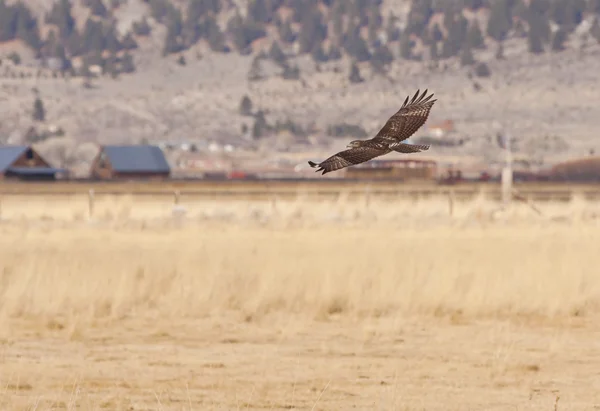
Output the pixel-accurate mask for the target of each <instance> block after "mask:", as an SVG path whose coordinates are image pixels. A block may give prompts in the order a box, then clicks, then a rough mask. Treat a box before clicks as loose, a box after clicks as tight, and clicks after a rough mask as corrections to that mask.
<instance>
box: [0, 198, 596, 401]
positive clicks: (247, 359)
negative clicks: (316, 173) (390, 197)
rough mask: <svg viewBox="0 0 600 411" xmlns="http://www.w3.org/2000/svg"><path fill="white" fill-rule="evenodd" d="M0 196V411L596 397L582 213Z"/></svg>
mask: <svg viewBox="0 0 600 411" xmlns="http://www.w3.org/2000/svg"><path fill="white" fill-rule="evenodd" d="M539 208H540V210H541V211H542V215H538V214H536V213H534V212H532V210H531V209H529V208H528V207H527V206H526V205H523V204H521V205H515V206H514V207H513V208H511V209H509V210H505V211H497V209H498V205H497V204H493V203H490V202H487V201H485V200H484V199H477V200H475V201H472V202H468V203H457V204H456V205H455V207H454V212H453V215H452V216H450V215H449V213H448V204H447V200H446V199H445V198H430V199H425V200H419V201H417V202H415V201H410V200H395V201H383V200H377V201H371V202H369V203H367V202H366V201H363V200H360V199H359V200H356V201H350V200H347V199H344V198H343V197H340V198H338V199H337V200H336V201H331V202H319V203H317V202H314V201H309V200H302V199H299V200H297V201H293V202H253V203H248V202H244V201H229V202H225V201H223V200H216V201H215V200H213V201H211V200H209V199H197V200H194V201H193V199H190V198H188V199H186V201H183V202H182V204H180V205H179V206H178V207H175V209H174V207H173V204H172V199H170V198H165V200H164V201H162V200H160V199H152V198H146V199H145V200H140V198H139V197H136V196H121V197H118V196H105V197H103V198H101V199H100V198H99V199H98V202H97V204H96V205H95V210H94V216H93V218H91V219H90V218H89V216H88V214H87V211H88V210H87V198H86V196H85V195H84V194H80V195H73V196H69V197H58V196H47V197H44V196H35V195H28V196H23V197H18V196H5V197H4V198H3V200H2V220H0V284H1V287H0V409H6V410H49V409H54V410H56V409H67V410H74V409H82V410H103V409H110V410H213V409H214V410H217V409H219V410H221V409H223V410H225V409H227V410H230V409H232V410H237V409H239V410H246V409H253V410H257V409H273V410H283V409H305V410H311V409H314V410H345V409H365V410H366V409H369V410H370V409H385V410H454V409H457V410H458V409H498V410H501V409H502V410H504V409H520V410H522V409H531V410H534V409H535V410H554V409H559V410H587V409H595V408H597V407H598V406H600V394H599V393H600V389H599V388H600V387H599V382H598V381H599V380H597V379H596V378H594V377H595V376H596V375H597V374H598V370H599V369H600V361H599V360H598V356H597V341H598V337H600V326H599V325H598V321H597V320H598V319H599V318H600V316H599V315H598V314H599V313H600V306H599V304H598V301H600V300H599V298H600V276H598V268H597V267H598V263H599V262H600V257H599V255H600V254H599V253H598V251H599V244H600V224H599V223H598V220H597V217H596V216H597V208H598V206H597V205H596V203H591V202H586V201H584V200H582V199H576V200H575V201H573V202H571V203H560V204H559V203H546V204H542V205H540V206H539Z"/></svg>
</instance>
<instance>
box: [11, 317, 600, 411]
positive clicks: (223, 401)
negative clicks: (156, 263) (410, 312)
mask: <svg viewBox="0 0 600 411" xmlns="http://www.w3.org/2000/svg"><path fill="white" fill-rule="evenodd" d="M594 323H595V324H594ZM50 328H51V327H50ZM21 330H22V331H21V332H19V333H18V334H11V335H10V337H8V338H4V339H3V340H2V346H1V351H0V353H1V354H0V367H1V368H0V369H1V370H2V371H1V373H0V380H1V381H2V385H3V388H4V390H3V392H2V394H1V395H0V407H1V408H2V409H7V410H26V409H27V410H31V409H38V410H46V409H69V410H71V409H85V410H92V409H94V410H95V409H111V410H160V409H162V410H237V409H242V410H244V409H251V410H259V409H272V410H286V409H299V410H300V409H305V410H308V409H314V410H346V409H364V410H372V409H385V410H466V409H477V410H483V409H485V410H509V409H516V410H528V409H531V410H554V409H559V410H593V409H597V408H598V407H600V378H597V376H598V373H599V372H600V371H599V370H600V357H599V356H598V355H597V352H598V341H599V338H600V327H599V326H598V325H597V322H595V321H593V320H577V319H571V320H568V321H560V322H547V321H541V322H539V321H537V320H535V319H532V318H529V319H524V321H521V320H519V319H514V320H510V321H505V320H485V321H477V320H468V319H462V318H460V316H458V317H457V316H452V317H439V318H422V317H421V318H419V317H412V318H381V319H368V320H367V319H365V320H354V321H350V320H347V319H343V318H340V319H335V318H333V319H331V320H329V321H316V322H304V321H297V320H295V319H294V318H290V317H286V316H280V317H274V318H267V319H265V320H263V321H260V322H258V323H251V322H241V321H239V320H237V319H235V318H229V319H228V318H227V316H226V315H224V316H223V317H222V318H211V319H204V320H203V319H198V320H194V321H188V322H180V323H163V322H158V323H147V324H141V323H139V322H136V321H123V322H121V323H119V324H118V325H112V326H110V325H103V326H99V327H98V328H96V329H93V330H88V331H86V333H85V335H70V337H68V338H67V337H65V336H66V335H68V334H69V333H66V332H65V330H61V329H60V326H57V327H56V329H55V330H54V331H52V330H50V331H48V332H45V333H42V334H41V335H40V334H39V333H38V332H35V331H30V332H26V331H24V330H25V328H21Z"/></svg>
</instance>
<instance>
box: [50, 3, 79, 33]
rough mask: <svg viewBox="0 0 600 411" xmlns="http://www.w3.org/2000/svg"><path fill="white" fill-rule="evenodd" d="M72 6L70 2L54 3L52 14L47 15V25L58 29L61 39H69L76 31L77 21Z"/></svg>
mask: <svg viewBox="0 0 600 411" xmlns="http://www.w3.org/2000/svg"><path fill="white" fill-rule="evenodd" d="M71 9H72V5H71V2H70V1H69V0H59V1H58V2H57V3H54V6H52V9H50V12H49V13H48V14H47V15H46V23H49V24H54V25H56V26H57V27H58V30H59V34H60V38H62V39H66V38H68V37H69V36H70V35H71V33H72V32H73V30H75V19H74V18H73V15H72V14H71Z"/></svg>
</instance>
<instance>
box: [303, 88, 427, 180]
mask: <svg viewBox="0 0 600 411" xmlns="http://www.w3.org/2000/svg"><path fill="white" fill-rule="evenodd" d="M419 92H420V90H417V92H416V93H415V95H414V96H413V98H412V99H411V100H410V102H409V101H408V99H409V98H410V96H408V97H406V100H404V104H402V107H400V110H398V112H396V114H394V115H393V116H392V117H390V118H389V120H388V121H387V123H385V125H384V126H383V128H382V129H381V130H379V133H377V135H376V136H375V137H373V138H372V139H369V140H354V141H351V142H350V144H348V150H344V151H340V152H339V153H337V154H334V155H333V156H331V157H329V158H328V159H326V160H324V161H322V162H321V163H319V164H317V163H314V162H312V161H309V162H308V164H310V166H311V167H312V168H317V167H318V168H317V172H319V171H323V173H322V174H325V173H329V172H331V171H335V170H339V169H340V168H344V167H349V166H353V165H356V164H359V163H364V162H365V161H369V160H371V159H373V158H375V157H379V156H382V155H384V154H388V153H391V152H392V151H396V152H398V153H418V152H420V151H424V150H428V149H429V146H428V145H421V144H406V143H402V141H403V140H406V139H407V138H409V137H410V136H411V135H413V134H414V133H415V131H417V130H418V129H419V127H421V126H422V125H423V124H424V123H425V121H426V120H427V117H428V116H429V112H430V111H431V107H433V103H435V102H436V101H437V99H436V100H431V98H432V97H433V94H430V95H429V96H427V98H425V95H426V94H427V90H425V91H424V92H423V94H421V95H419Z"/></svg>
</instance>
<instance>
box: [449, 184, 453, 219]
mask: <svg viewBox="0 0 600 411" xmlns="http://www.w3.org/2000/svg"><path fill="white" fill-rule="evenodd" d="M448 210H449V212H450V217H452V216H453V215H454V190H452V189H450V190H448Z"/></svg>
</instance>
